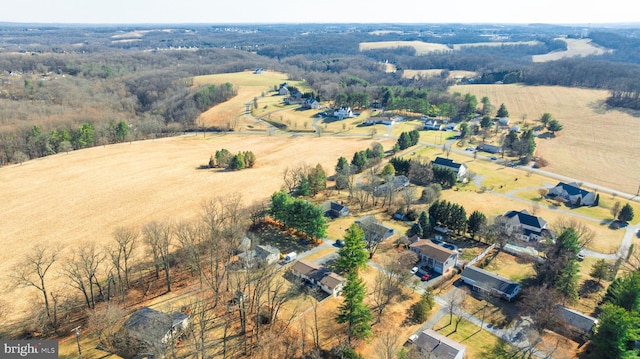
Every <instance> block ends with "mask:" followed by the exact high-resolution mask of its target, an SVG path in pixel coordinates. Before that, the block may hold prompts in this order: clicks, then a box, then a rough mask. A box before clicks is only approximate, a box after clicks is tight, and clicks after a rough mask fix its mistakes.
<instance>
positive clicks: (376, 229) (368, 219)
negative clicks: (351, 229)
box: [355, 216, 394, 240]
mask: <svg viewBox="0 0 640 359" xmlns="http://www.w3.org/2000/svg"><path fill="white" fill-rule="evenodd" d="M355 223H356V224H357V225H359V226H360V228H362V230H363V231H364V235H365V237H366V235H367V232H369V233H374V234H376V235H377V234H380V235H382V238H380V240H383V239H386V238H389V237H391V236H392V235H393V233H394V229H393V228H391V227H387V226H385V225H384V224H382V223H380V222H378V220H377V219H376V218H375V217H374V216H364V217H360V218H358V219H356V220H355ZM368 226H371V228H368Z"/></svg>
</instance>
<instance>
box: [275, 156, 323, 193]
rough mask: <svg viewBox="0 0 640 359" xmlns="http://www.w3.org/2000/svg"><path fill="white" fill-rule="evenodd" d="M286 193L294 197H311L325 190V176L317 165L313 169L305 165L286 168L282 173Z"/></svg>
mask: <svg viewBox="0 0 640 359" xmlns="http://www.w3.org/2000/svg"><path fill="white" fill-rule="evenodd" d="M283 178H284V183H285V186H286V188H287V191H288V193H291V194H293V195H296V196H312V197H315V196H316V195H317V194H318V193H320V192H322V191H324V190H325V189H326V188H327V174H326V172H325V170H324V168H322V165H320V164H319V163H318V164H317V165H316V166H315V167H309V166H307V165H306V164H301V165H298V166H297V167H288V168H286V169H285V170H284V172H283Z"/></svg>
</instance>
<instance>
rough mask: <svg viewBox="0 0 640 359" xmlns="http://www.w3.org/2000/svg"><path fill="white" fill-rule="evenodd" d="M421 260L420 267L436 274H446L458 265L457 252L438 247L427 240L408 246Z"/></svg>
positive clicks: (420, 240)
mask: <svg viewBox="0 0 640 359" xmlns="http://www.w3.org/2000/svg"><path fill="white" fill-rule="evenodd" d="M409 249H410V250H412V251H414V252H415V253H416V254H417V255H418V258H420V259H421V261H422V262H421V263H420V265H421V266H424V267H427V268H431V269H433V271H435V272H436V273H440V274H445V273H448V272H449V271H450V270H451V268H453V267H455V265H456V264H458V252H456V251H453V250H450V249H447V248H444V247H442V246H439V245H437V244H435V243H433V242H432V241H430V240H428V239H419V240H417V241H415V242H413V243H412V244H410V245H409Z"/></svg>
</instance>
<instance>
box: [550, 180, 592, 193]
mask: <svg viewBox="0 0 640 359" xmlns="http://www.w3.org/2000/svg"><path fill="white" fill-rule="evenodd" d="M556 187H561V188H562V189H563V190H564V191H566V192H567V193H568V194H569V196H575V195H578V194H579V195H581V196H582V197H584V196H586V195H588V194H589V193H591V192H589V191H587V190H584V189H582V188H580V187H579V186H578V184H577V183H564V182H559V183H558V184H557V185H556Z"/></svg>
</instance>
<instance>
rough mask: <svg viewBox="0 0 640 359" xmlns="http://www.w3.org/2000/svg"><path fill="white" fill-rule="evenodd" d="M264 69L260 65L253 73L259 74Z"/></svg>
mask: <svg viewBox="0 0 640 359" xmlns="http://www.w3.org/2000/svg"><path fill="white" fill-rule="evenodd" d="M263 71H264V70H263V69H262V67H258V68H257V69H256V70H255V71H254V72H253V73H254V74H256V75H259V74H261V73H262V72H263Z"/></svg>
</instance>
